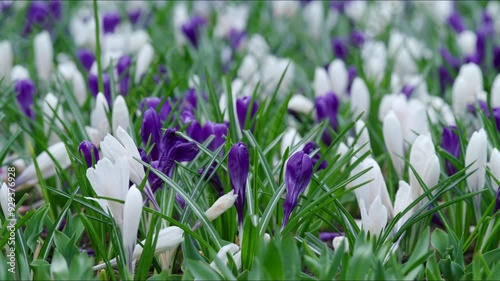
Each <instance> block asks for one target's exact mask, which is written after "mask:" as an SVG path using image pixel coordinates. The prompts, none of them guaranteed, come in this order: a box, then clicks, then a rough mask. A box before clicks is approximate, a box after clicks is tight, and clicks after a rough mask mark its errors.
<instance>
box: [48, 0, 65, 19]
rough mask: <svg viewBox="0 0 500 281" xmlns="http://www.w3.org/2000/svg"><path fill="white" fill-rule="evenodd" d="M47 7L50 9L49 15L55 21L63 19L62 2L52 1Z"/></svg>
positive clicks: (58, 0)
mask: <svg viewBox="0 0 500 281" xmlns="http://www.w3.org/2000/svg"><path fill="white" fill-rule="evenodd" d="M47 7H48V9H49V14H50V16H51V17H52V18H53V19H56V20H60V19H61V16H62V14H61V11H62V7H61V1H60V0H50V1H49V2H48V3H47Z"/></svg>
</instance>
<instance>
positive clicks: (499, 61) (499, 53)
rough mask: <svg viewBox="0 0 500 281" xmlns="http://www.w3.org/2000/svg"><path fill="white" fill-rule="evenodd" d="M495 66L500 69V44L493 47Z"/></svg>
mask: <svg viewBox="0 0 500 281" xmlns="http://www.w3.org/2000/svg"><path fill="white" fill-rule="evenodd" d="M493 67H494V68H495V69H496V70H500V46H497V47H495V48H494V49H493Z"/></svg>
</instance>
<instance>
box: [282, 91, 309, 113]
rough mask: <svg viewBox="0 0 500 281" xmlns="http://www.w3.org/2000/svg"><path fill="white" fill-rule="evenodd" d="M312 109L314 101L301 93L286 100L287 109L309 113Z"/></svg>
mask: <svg viewBox="0 0 500 281" xmlns="http://www.w3.org/2000/svg"><path fill="white" fill-rule="evenodd" d="M313 109H314V103H313V102H312V101H311V100H309V99H308V98H306V97H304V96H303V95H301V94H296V95H293V96H292V97H291V98H290V101H289V102H288V110H291V111H294V112H298V113H303V114H309V113H311V111H313Z"/></svg>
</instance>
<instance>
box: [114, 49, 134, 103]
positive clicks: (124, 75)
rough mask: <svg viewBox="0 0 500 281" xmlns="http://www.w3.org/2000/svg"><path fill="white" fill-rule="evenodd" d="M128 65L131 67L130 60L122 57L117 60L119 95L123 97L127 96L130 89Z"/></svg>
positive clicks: (126, 56) (125, 56)
mask: <svg viewBox="0 0 500 281" xmlns="http://www.w3.org/2000/svg"><path fill="white" fill-rule="evenodd" d="M130 65H132V58H130V56H128V55H124V56H122V57H120V58H119V59H118V62H117V64H116V72H117V74H118V79H119V84H118V85H119V89H120V94H121V95H123V96H125V95H127V94H128V91H129V88H130Z"/></svg>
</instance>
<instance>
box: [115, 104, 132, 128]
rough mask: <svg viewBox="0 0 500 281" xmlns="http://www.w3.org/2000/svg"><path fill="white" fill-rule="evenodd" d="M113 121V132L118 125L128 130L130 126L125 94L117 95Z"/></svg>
mask: <svg viewBox="0 0 500 281" xmlns="http://www.w3.org/2000/svg"><path fill="white" fill-rule="evenodd" d="M112 121H113V132H116V129H118V127H122V128H123V129H124V130H125V131H127V130H128V128H129V126H130V116H129V113H128V108H127V104H126V103H125V99H124V98H123V96H117V97H116V99H115V102H114V103H113V115H112Z"/></svg>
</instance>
